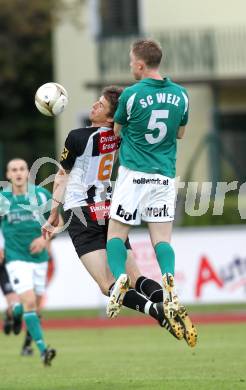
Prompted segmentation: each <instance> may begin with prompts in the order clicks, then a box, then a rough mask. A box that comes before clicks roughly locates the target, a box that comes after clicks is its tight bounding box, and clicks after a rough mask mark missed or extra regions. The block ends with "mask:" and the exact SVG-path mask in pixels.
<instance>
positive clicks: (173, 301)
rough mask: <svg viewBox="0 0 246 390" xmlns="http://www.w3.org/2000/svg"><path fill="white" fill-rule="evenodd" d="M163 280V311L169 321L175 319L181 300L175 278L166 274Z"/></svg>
mask: <svg viewBox="0 0 246 390" xmlns="http://www.w3.org/2000/svg"><path fill="white" fill-rule="evenodd" d="M162 280H163V287H164V289H163V309H164V313H165V316H166V317H167V318H169V319H174V318H175V316H176V314H177V313H178V309H179V300H178V295H177V292H176V288H175V284H174V276H173V275H172V274H170V273H165V274H164V275H163V276H162Z"/></svg>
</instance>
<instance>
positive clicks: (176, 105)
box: [107, 39, 197, 346]
mask: <svg viewBox="0 0 246 390" xmlns="http://www.w3.org/2000/svg"><path fill="white" fill-rule="evenodd" d="M161 59H162V49H161V47H160V45H159V44H158V43H157V42H155V41H153V40H148V39H142V40H138V41H135V42H134V43H133V44H132V46H131V50H130V67H131V71H132V74H133V76H134V78H135V79H136V80H138V81H139V82H137V83H136V84H134V85H133V86H130V87H128V88H126V89H125V90H124V91H123V93H122V95H121V97H120V100H119V105H118V108H117V111H116V113H115V115H114V132H115V134H116V135H119V134H120V136H121V139H122V142H121V147H120V155H119V159H120V168H119V172H118V178H117V181H116V186H115V190H114V193H113V199H112V204H111V209H110V216H111V220H110V223H109V230H108V242H107V256H108V262H109V266H110V269H111V271H112V273H113V275H114V276H115V278H116V279H117V282H116V284H115V289H114V290H113V291H112V294H111V297H110V299H109V303H108V306H107V314H108V316H109V317H110V313H111V310H114V311H115V305H118V309H119V310H120V307H121V302H122V299H123V297H124V294H125V292H126V290H127V286H128V285H129V276H128V275H127V274H126V270H125V262H126V256H127V254H126V249H125V246H124V242H125V240H126V237H127V236H128V234H129V230H130V227H131V226H134V225H138V224H140V223H141V220H143V221H145V222H147V223H148V228H149V233H150V238H151V242H152V245H153V247H154V250H155V253H156V257H157V260H158V263H159V266H160V269H161V273H162V279H163V285H164V296H163V306H164V312H165V314H166V316H167V317H168V318H169V319H170V320H172V319H177V320H179V321H180V322H181V323H182V325H183V327H184V329H185V337H186V341H187V343H188V344H189V345H190V346H194V345H195V344H196V340H197V332H196V329H195V328H194V326H193V324H192V322H191V320H190V319H189V317H188V315H187V312H186V309H185V307H184V306H182V305H180V303H179V300H178V296H177V292H176V289H175V284H174V268H175V265H174V264H175V255H174V250H173V248H172V246H171V245H170V241H171V233H172V224H173V219H174V211H175V179H174V178H175V165H176V144H177V138H182V137H183V136H184V133H185V125H186V124H187V121H188V96H187V92H186V90H185V89H184V88H183V87H181V86H180V85H178V84H175V83H174V82H172V81H171V80H170V79H168V78H164V79H163V78H162V76H161V75H160V73H159V67H160V63H161Z"/></svg>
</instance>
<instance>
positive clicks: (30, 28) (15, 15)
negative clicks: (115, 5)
mask: <svg viewBox="0 0 246 390" xmlns="http://www.w3.org/2000/svg"><path fill="white" fill-rule="evenodd" d="M81 2H82V1H81V0H80V1H78V0H75V1H74V2H71V3H70V9H71V12H69V8H68V5H66V3H65V2H64V1H61V0H35V1H30V0H0V69H1V72H0V175H1V177H3V176H4V173H5V165H6V162H7V161H8V160H9V159H11V158H13V157H16V156H17V157H21V158H24V159H26V160H27V162H28V164H29V165H30V166H31V165H32V163H33V162H34V161H35V160H36V159H37V158H39V157H44V156H49V157H52V158H55V132H54V119H53V118H49V117H45V116H43V115H41V114H39V113H38V111H37V110H36V107H35V105H34V95H35V92H36V90H37V88H38V87H39V86H40V85H42V84H44V83H46V82H49V81H55V80H53V79H54V77H53V65H52V29H53V26H54V24H55V23H57V22H59V18H61V17H67V18H70V17H73V18H76V16H75V15H76V5H78V6H79V4H81ZM46 165H47V164H46ZM52 170H54V167H52V166H48V165H47V167H45V168H44V169H42V171H41V173H39V180H41V179H43V178H44V177H45V176H47V175H49V174H50V173H51V172H52Z"/></svg>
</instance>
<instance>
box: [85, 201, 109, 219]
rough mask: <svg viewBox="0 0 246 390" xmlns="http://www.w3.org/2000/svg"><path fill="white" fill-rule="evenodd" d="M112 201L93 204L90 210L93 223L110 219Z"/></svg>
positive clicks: (89, 207) (90, 205)
mask: <svg viewBox="0 0 246 390" xmlns="http://www.w3.org/2000/svg"><path fill="white" fill-rule="evenodd" d="M109 209H110V201H109V200H106V201H105V202H98V203H91V204H89V205H88V210H89V214H90V217H91V219H92V221H100V220H102V219H108V218H109Z"/></svg>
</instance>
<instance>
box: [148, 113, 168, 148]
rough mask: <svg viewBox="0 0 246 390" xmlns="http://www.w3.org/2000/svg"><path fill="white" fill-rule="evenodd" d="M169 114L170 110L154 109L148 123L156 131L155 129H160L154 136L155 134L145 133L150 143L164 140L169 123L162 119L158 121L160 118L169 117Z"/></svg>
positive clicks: (149, 127)
mask: <svg viewBox="0 0 246 390" xmlns="http://www.w3.org/2000/svg"><path fill="white" fill-rule="evenodd" d="M168 115H169V110H152V111H151V116H150V120H149V123H148V129H149V130H152V131H154V130H155V129H159V135H158V136H157V137H154V136H153V134H145V139H146V141H147V142H148V143H149V144H157V143H158V142H160V141H162V140H163V138H165V136H166V134H167V125H166V123H164V122H162V121H160V122H157V120H158V119H167V118H168Z"/></svg>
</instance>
